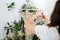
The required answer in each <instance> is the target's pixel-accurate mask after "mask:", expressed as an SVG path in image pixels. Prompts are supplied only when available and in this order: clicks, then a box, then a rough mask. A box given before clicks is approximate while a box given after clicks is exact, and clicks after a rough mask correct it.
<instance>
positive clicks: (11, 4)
mask: <svg viewBox="0 0 60 40" xmlns="http://www.w3.org/2000/svg"><path fill="white" fill-rule="evenodd" d="M7 5H8V6H7V8H8V11H10V10H12V9H13V8H15V7H14V6H15V3H14V2H12V3H10V4H8V3H7Z"/></svg>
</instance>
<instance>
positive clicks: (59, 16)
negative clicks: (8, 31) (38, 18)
mask: <svg viewBox="0 0 60 40" xmlns="http://www.w3.org/2000/svg"><path fill="white" fill-rule="evenodd" d="M48 26H49V27H56V26H58V32H59V34H60V1H56V4H55V8H54V10H53V12H52V14H51V17H50V23H49V24H48Z"/></svg>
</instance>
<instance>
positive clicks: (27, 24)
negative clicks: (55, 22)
mask: <svg viewBox="0 0 60 40" xmlns="http://www.w3.org/2000/svg"><path fill="white" fill-rule="evenodd" d="M41 13H42V11H41V12H38V13H37V14H36V15H33V16H31V17H30V18H28V19H27V20H26V21H25V25H24V27H25V29H26V30H28V31H30V32H31V33H33V34H34V33H35V25H34V24H33V21H34V19H35V18H36V17H37V16H40V17H42V19H43V20H45V21H46V22H47V20H46V19H47V18H46V17H45V15H43V14H41ZM43 16H44V17H43Z"/></svg>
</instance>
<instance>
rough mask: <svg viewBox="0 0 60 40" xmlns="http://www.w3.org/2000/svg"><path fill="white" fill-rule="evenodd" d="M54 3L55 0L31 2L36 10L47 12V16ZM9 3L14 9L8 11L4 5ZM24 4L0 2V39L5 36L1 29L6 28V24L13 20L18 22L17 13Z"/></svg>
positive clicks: (10, 0) (0, 0) (1, 0)
mask: <svg viewBox="0 0 60 40" xmlns="http://www.w3.org/2000/svg"><path fill="white" fill-rule="evenodd" d="M31 1H32V0H31ZM55 1H56V0H33V1H32V2H33V3H34V4H35V6H36V7H37V8H39V9H42V10H44V11H47V12H48V14H47V15H48V16H50V14H51V12H52V11H51V10H52V9H53V6H54V4H55ZM11 2H15V8H14V9H13V10H11V11H8V9H7V5H6V3H11ZM24 3H25V0H0V39H1V38H3V37H4V35H5V33H4V29H3V28H4V27H5V26H6V23H7V22H10V23H11V22H13V21H14V20H17V21H18V20H19V19H20V13H18V11H19V9H20V8H21V6H22V4H24Z"/></svg>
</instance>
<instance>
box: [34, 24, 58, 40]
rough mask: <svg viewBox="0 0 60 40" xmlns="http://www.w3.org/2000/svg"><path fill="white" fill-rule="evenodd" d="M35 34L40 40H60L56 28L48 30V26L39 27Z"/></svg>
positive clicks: (36, 28)
mask: <svg viewBox="0 0 60 40" xmlns="http://www.w3.org/2000/svg"><path fill="white" fill-rule="evenodd" d="M35 34H36V35H37V36H38V37H39V38H40V40H59V34H58V31H57V29H56V28H55V27H51V28H48V26H41V25H37V26H36V27H35Z"/></svg>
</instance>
